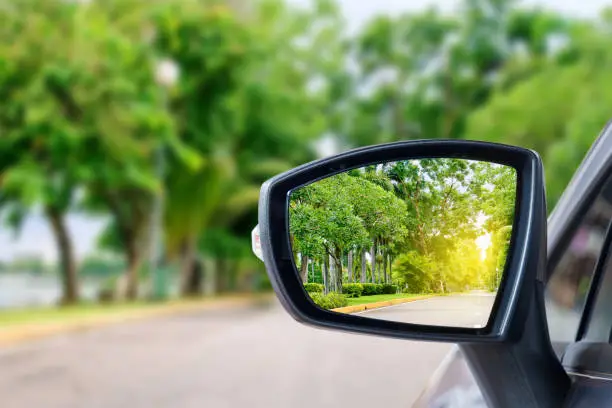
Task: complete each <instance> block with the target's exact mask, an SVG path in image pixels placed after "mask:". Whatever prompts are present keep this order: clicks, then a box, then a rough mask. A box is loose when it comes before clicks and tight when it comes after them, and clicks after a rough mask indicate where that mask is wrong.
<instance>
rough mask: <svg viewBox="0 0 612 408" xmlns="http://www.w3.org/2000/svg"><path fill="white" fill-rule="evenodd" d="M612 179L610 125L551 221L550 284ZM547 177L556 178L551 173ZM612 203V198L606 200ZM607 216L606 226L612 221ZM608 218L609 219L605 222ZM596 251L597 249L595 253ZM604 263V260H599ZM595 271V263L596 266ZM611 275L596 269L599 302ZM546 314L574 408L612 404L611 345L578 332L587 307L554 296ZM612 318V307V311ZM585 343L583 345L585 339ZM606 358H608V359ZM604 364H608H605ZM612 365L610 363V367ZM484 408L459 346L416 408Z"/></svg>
mask: <svg viewBox="0 0 612 408" xmlns="http://www.w3.org/2000/svg"><path fill="white" fill-rule="evenodd" d="M611 175H612V125H611V124H608V125H607V126H606V128H605V129H604V131H603V132H602V134H601V135H600V136H599V138H598V139H597V140H596V141H595V143H594V144H593V145H592V147H591V149H590V151H589V153H588V154H587V155H586V157H585V158H584V160H583V162H582V164H581V165H580V167H579V168H578V170H577V171H576V173H575V174H574V177H573V178H572V180H571V181H570V183H569V184H568V186H567V188H566V190H565V191H564V193H563V195H562V197H561V198H560V200H559V202H558V203H557V205H556V206H555V208H554V210H553V212H552V213H551V215H550V217H549V218H548V246H547V248H548V268H547V270H546V271H547V277H546V278H547V280H548V281H549V282H550V279H551V278H553V276H554V275H555V272H557V269H556V266H557V265H558V264H559V261H560V259H561V258H562V257H563V254H564V252H565V251H566V250H567V248H568V245H569V243H570V241H571V239H572V236H575V234H576V231H577V230H578V228H579V225H580V223H581V221H582V220H583V218H584V217H585V216H586V214H587V212H588V211H589V208H592V207H593V205H594V203H595V201H596V199H597V197H598V196H601V195H602V191H603V190H604V189H605V187H606V184H608V183H609V181H608V179H609V178H610V176H611ZM547 176H548V177H554V175H552V174H548V175H547ZM604 195H605V194H604ZM606 201H608V200H606ZM611 215H612V213H608V214H606V216H605V217H603V218H604V222H608V221H609V220H612V218H609V217H610V216H611ZM606 218H608V219H607V220H606ZM600 244H601V245H602V247H601V248H600V250H599V251H598V252H599V253H597V254H596V255H595V256H596V258H597V259H598V260H600V259H601V260H603V259H604V258H605V257H606V256H607V253H608V251H609V248H607V247H606V243H605V242H601V243H600ZM596 252H597V251H596ZM596 264H602V262H596ZM592 267H593V268H595V264H593V265H592ZM605 272H606V269H605V268H603V265H602V269H601V270H599V271H594V273H593V274H592V276H591V277H590V280H591V282H589V284H590V287H591V292H592V293H593V296H594V297H595V298H601V297H610V296H612V293H609V292H603V291H601V290H600V291H599V293H597V290H596V286H597V284H596V283H595V284H594V283H593V282H598V281H600V280H601V279H602V274H604V273H605ZM593 302H595V300H593ZM546 312H547V319H548V328H549V334H550V340H551V343H552V346H553V348H554V350H555V353H556V354H557V356H558V357H559V359H560V360H561V361H562V363H563V365H564V367H565V369H566V371H567V372H568V374H569V375H570V376H571V377H572V380H573V381H574V385H573V392H572V394H573V395H572V399H573V401H575V402H574V403H573V404H574V405H571V406H589V407H594V408H595V407H606V406H612V382H611V381H610V380H611V378H612V365H610V364H609V363H610V362H612V360H610V358H609V356H611V355H612V354H610V353H612V350H611V349H610V348H611V346H610V345H609V344H608V343H607V342H592V341H586V340H583V335H584V333H586V332H587V331H588V327H583V328H582V329H580V330H579V327H580V324H581V323H580V322H581V321H582V320H583V319H584V317H585V315H587V314H588V313H590V308H588V307H584V306H583V307H581V308H580V307H578V308H572V309H568V308H562V307H559V306H558V305H557V304H556V302H555V301H554V300H553V299H552V298H551V296H547V297H546ZM609 314H610V315H611V316H612V309H610V313H609ZM581 340H583V341H581ZM604 356H605V357H607V358H604ZM602 360H603V361H602ZM606 363H608V364H606ZM480 406H482V407H485V406H486V403H485V401H484V397H483V394H482V392H481V390H480V387H479V386H478V384H477V381H476V379H475V377H474V375H473V373H472V372H471V370H470V367H469V365H468V363H467V361H466V359H465V356H464V355H462V352H461V350H460V349H459V348H458V347H454V348H453V350H452V351H451V352H450V353H449V354H448V356H447V357H446V359H445V360H444V361H443V362H442V364H441V365H440V367H438V369H437V371H436V373H435V374H434V376H433V377H432V378H431V380H430V382H429V384H428V386H427V388H426V389H425V390H424V392H423V393H422V394H421V397H420V398H419V399H418V401H417V402H416V403H415V404H414V405H413V407H414V408H464V407H480Z"/></svg>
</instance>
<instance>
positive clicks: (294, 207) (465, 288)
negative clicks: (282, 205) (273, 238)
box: [289, 158, 517, 327]
mask: <svg viewBox="0 0 612 408" xmlns="http://www.w3.org/2000/svg"><path fill="white" fill-rule="evenodd" d="M516 184H517V180H516V171H515V169H514V168H512V167H507V166H503V165H499V164H495V163H488V162H478V161H470V160H463V159H440V158H437V159H419V160H405V161H396V162H389V163H382V164H373V165H371V166H366V167H362V168H358V169H353V170H350V171H347V172H344V173H340V174H337V175H334V176H331V177H328V178H325V179H322V180H319V181H316V182H314V183H311V184H309V185H306V186H304V187H301V188H298V189H295V190H294V191H293V192H292V193H291V197H290V204H289V227H290V228H289V230H290V237H289V239H290V241H291V246H292V249H293V253H294V259H295V265H296V269H297V272H298V273H299V276H300V279H301V280H302V282H303V283H304V288H305V290H306V292H307V293H308V295H309V296H310V298H311V299H312V300H313V302H314V303H315V304H317V305H318V306H319V307H321V308H324V309H328V310H332V311H334V312H339V313H358V314H360V315H361V316H362V317H370V318H378V319H384V320H393V321H402V322H407V323H418V324H427V325H444V326H457V327H483V326H485V325H486V324H487V321H488V319H489V316H490V313H491V309H492V306H493V303H494V300H495V295H496V293H497V289H498V288H499V286H500V283H501V281H502V278H503V271H504V267H505V264H506V258H507V253H508V247H509V244H510V237H511V232H512V224H513V221H514V213H515V201H516Z"/></svg>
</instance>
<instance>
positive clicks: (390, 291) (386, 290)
mask: <svg viewBox="0 0 612 408" xmlns="http://www.w3.org/2000/svg"><path fill="white" fill-rule="evenodd" d="M381 286H382V293H383V294H384V295H394V294H396V293H397V285H392V284H390V283H385V284H383V285H381Z"/></svg>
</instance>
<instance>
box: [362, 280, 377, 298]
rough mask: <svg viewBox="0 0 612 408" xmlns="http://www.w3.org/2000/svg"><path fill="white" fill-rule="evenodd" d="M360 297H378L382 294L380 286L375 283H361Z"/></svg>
mask: <svg viewBox="0 0 612 408" xmlns="http://www.w3.org/2000/svg"><path fill="white" fill-rule="evenodd" d="M362 286H363V292H362V294H361V295H362V296H372V295H380V294H381V293H382V285H379V284H377V283H363V284H362Z"/></svg>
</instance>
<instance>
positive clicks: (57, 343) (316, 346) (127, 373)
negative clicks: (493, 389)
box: [0, 304, 451, 408]
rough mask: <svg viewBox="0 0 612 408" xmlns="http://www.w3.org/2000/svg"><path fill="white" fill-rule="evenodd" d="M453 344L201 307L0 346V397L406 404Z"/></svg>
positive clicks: (95, 404) (55, 403)
mask: <svg viewBox="0 0 612 408" xmlns="http://www.w3.org/2000/svg"><path fill="white" fill-rule="evenodd" d="M389 310H390V309H389ZM387 313H388V311H387ZM450 348H451V345H449V344H437V343H419V342H409V341H402V340H395V339H384V338H377V337H368V336H359V335H349V334H345V333H340V332H331V331H324V330H316V329H312V328H309V327H306V326H303V325H300V324H298V323H296V322H294V321H293V320H292V319H291V318H290V317H289V316H288V315H287V314H286V313H285V312H284V311H283V310H281V308H280V306H278V305H277V304H274V306H273V307H270V308H267V309H264V308H262V309H249V310H242V311H237V310H234V311H224V312H220V311H215V312H212V311H208V312H198V313H192V314H188V315H182V316H174V317H168V318H159V319H155V320H149V321H141V322H138V323H131V324H126V325H121V326H115V327H107V328H103V329H96V330H92V331H90V332H85V333H79V334H70V335H65V336H58V337H54V338H49V339H46V340H43V341H37V342H34V343H29V344H28V345H27V346H20V347H12V348H4V349H0V395H1V396H2V397H1V400H2V402H1V403H0V406H2V408H29V407H45V408H56V407H57V408H60V407H61V408H73V407H75V408H76V407H78V408H90V407H91V408H99V407H100V408H101V407H104V408H113V407H120V408H123V407H126V408H151V407H153V408H157V407H160V408H166V407H172V408H175V407H181V408H190V407H197V408H202V407H206V408H208V407H210V408H226V407H231V408H234V407H249V408H258V407H261V408H275V407H283V408H284V407H295V408H302V407H303V408H313V407H321V408H324V407H333V408H338V407H351V408H360V407H364V408H365V407H367V408H372V407H410V406H411V405H412V403H413V402H414V401H415V400H416V399H417V398H418V396H419V395H420V393H421V391H422V390H423V388H424V386H425V385H426V383H427V381H428V379H429V378H430V377H431V375H432V374H433V372H434V371H435V369H436V367H437V366H438V364H439V363H440V362H441V361H442V359H443V358H444V356H445V355H446V353H447V352H448V351H449V350H450Z"/></svg>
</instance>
